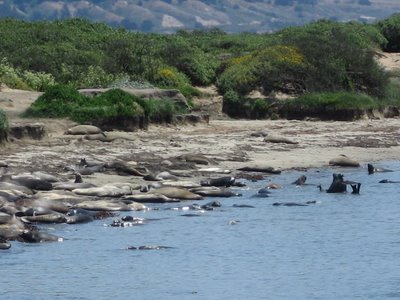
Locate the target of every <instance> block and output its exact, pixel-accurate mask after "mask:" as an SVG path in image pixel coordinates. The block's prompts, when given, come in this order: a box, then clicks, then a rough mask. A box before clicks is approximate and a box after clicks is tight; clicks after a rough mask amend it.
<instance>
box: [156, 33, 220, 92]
mask: <svg viewBox="0 0 400 300" xmlns="http://www.w3.org/2000/svg"><path fill="white" fill-rule="evenodd" d="M160 54H161V57H162V58H163V59H164V61H165V62H166V63H167V64H168V65H170V66H173V67H175V68H177V69H178V70H179V71H181V72H183V73H184V74H186V76H187V77H188V78H189V79H190V81H191V82H192V83H193V84H195V85H210V84H211V83H212V82H213V81H214V78H215V71H216V69H217V66H218V61H217V60H216V59H215V58H214V56H212V55H209V54H207V53H205V52H204V51H202V50H201V49H199V48H197V47H196V46H193V45H191V44H190V43H189V42H188V40H187V39H184V38H182V37H180V36H174V37H170V41H169V42H168V43H166V45H165V47H163V49H162V51H161V52H160Z"/></svg>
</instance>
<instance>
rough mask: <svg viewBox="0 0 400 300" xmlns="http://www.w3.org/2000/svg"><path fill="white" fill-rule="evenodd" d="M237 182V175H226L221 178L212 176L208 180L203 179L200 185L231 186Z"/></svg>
mask: <svg viewBox="0 0 400 300" xmlns="http://www.w3.org/2000/svg"><path fill="white" fill-rule="evenodd" d="M234 183H235V177H233V176H224V177H219V178H210V179H207V180H201V181H200V185H202V186H225V187H230V186H232V185H233V184H234Z"/></svg>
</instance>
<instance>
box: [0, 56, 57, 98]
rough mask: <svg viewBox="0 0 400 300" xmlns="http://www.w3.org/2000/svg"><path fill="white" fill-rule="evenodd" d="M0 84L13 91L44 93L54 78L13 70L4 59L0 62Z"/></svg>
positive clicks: (49, 75)
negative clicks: (30, 90)
mask: <svg viewBox="0 0 400 300" xmlns="http://www.w3.org/2000/svg"><path fill="white" fill-rule="evenodd" d="M0 82H3V83H5V84H6V85H7V86H8V87H10V88H14V89H22V90H29V89H33V90H37V91H45V90H46V89H47V88H48V87H50V86H52V85H54V84H55V81H54V77H53V76H52V75H51V74H46V73H43V72H32V71H27V70H25V71H21V70H19V69H16V68H14V67H13V66H12V65H11V64H10V63H9V62H8V60H7V59H6V58H3V59H2V60H1V61H0Z"/></svg>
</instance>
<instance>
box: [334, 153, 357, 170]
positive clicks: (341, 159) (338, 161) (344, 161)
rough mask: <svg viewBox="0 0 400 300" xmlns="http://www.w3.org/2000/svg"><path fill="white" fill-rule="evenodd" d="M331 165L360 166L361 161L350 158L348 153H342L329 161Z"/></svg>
mask: <svg viewBox="0 0 400 300" xmlns="http://www.w3.org/2000/svg"><path fill="white" fill-rule="evenodd" d="M329 164H330V165H331V166H341V167H359V166H360V163H359V162H358V161H355V160H353V159H351V158H348V157H347V156H346V155H344V154H341V155H339V156H338V157H335V158H332V159H331V160H330V161H329Z"/></svg>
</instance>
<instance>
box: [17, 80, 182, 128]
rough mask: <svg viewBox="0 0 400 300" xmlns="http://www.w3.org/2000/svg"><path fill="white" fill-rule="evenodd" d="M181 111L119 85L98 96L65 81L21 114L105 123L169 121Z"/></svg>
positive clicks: (170, 103)
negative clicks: (136, 94)
mask: <svg viewBox="0 0 400 300" xmlns="http://www.w3.org/2000/svg"><path fill="white" fill-rule="evenodd" d="M182 112H185V111H184V109H183V108H182V107H178V106H177V105H176V104H175V103H173V102H172V101H170V100H168V99H158V100H156V99H150V100H144V99H141V98H138V97H136V96H134V95H131V94H129V93H127V92H125V91H123V90H121V89H110V90H108V91H106V92H104V93H102V94H100V95H98V96H93V97H89V96H85V95H83V94H81V93H80V92H79V91H78V90H76V89H75V88H73V87H71V86H68V85H54V86H52V87H50V88H48V90H47V91H46V92H45V93H44V94H43V95H41V96H39V98H38V99H37V100H36V101H35V102H34V103H33V104H32V105H31V106H30V107H29V108H28V109H27V110H26V111H25V113H24V114H23V116H25V117H39V118H40V117H43V118H69V119H71V120H73V121H76V122H78V123H93V124H108V123H118V122H121V119H133V120H139V123H143V124H144V125H146V124H148V123H149V122H158V123H159V122H172V119H173V117H174V115H175V114H177V113H182Z"/></svg>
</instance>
